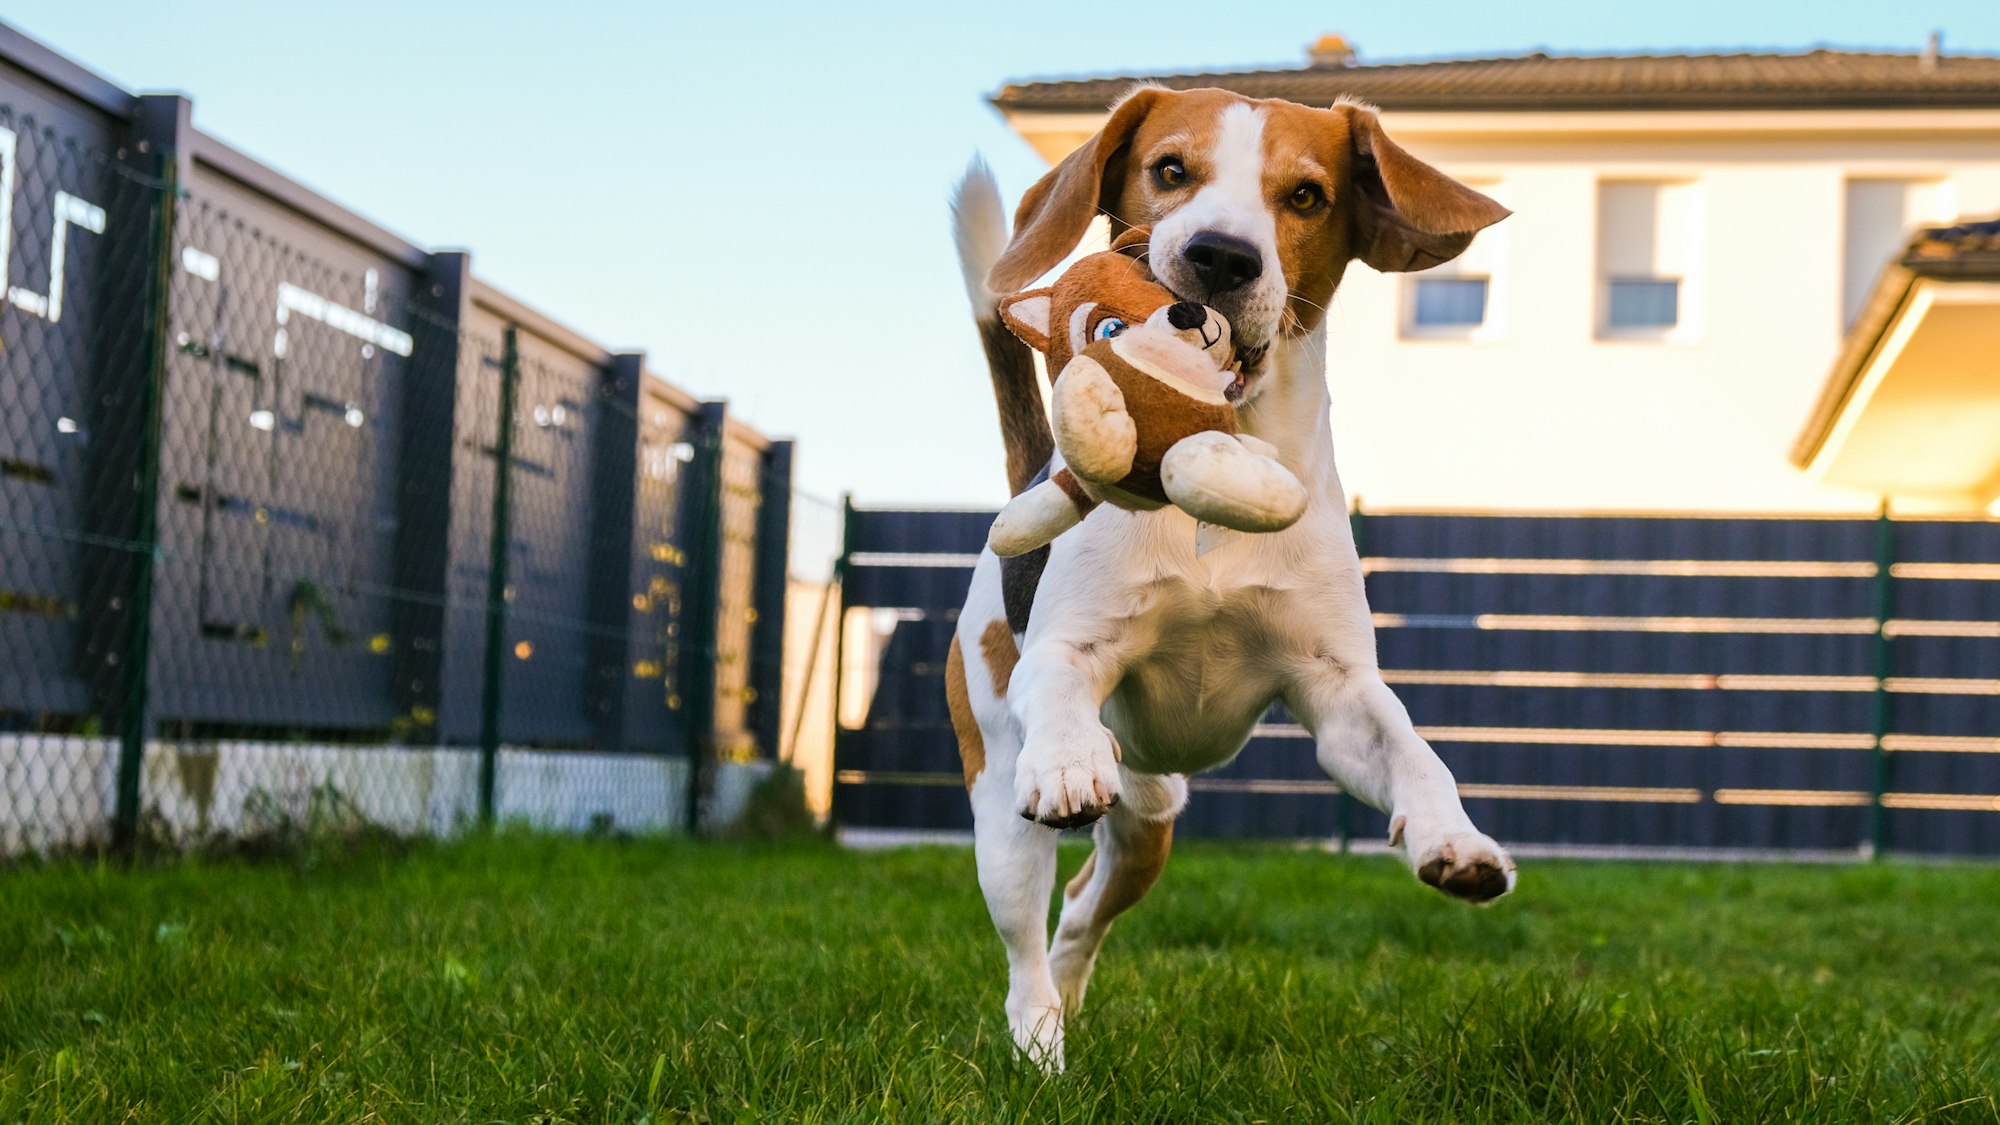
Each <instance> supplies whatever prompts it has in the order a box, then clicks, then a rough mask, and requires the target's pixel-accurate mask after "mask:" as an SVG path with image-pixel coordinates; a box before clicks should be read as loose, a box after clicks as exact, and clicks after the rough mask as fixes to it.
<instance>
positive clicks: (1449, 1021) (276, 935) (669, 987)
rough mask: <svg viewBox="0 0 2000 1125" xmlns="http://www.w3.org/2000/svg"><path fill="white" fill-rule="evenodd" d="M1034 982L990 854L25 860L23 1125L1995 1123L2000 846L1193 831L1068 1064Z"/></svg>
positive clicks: (672, 851)
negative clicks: (1829, 848) (1515, 879)
mask: <svg viewBox="0 0 2000 1125" xmlns="http://www.w3.org/2000/svg"><path fill="white" fill-rule="evenodd" d="M1081 859H1082V851H1081V850H1080V849H1079V850H1076V851H1071V852H1068V853H1066V855H1065V862H1064V867H1065V870H1068V869H1070V868H1073V867H1074V866H1075V865H1076V864H1077V863H1079V862H1080V861H1081ZM1002 988H1003V966H1002V961H1001V956H1000V950H999V943H998V941H997V939H996V938H995V937H994V936H993V933H992V930H991V928H990V927H989V926H988V924H987V921H986V918H985V913H984V908H983V907H982V905H981V903H980V900H979V896H978V891H977V888H976V886H975V884H974V879H973V869H972V856H971V854H970V852H969V851H965V850H952V849H924V850H910V851H898V852H887V853H868V854H852V853H842V852H838V851H834V850H831V849H826V848H771V849H737V848H731V847H725V846H719V845H718V846H692V845H687V844H679V843H674V842H658V841H647V842H628V843H619V842H605V841H580V840H560V839H549V838H543V837H534V836H502V837H501V838H499V839H495V840H483V841H473V842H467V843H461V844H457V845H453V846H449V847H440V848H430V849H420V850H418V851H416V852H415V853H413V854H411V855H407V856H403V857H399V858H382V859H348V860H342V861H338V862H333V863H323V864H320V865H317V866H316V867H314V868H313V869H310V870H307V869H301V868H299V867H297V866H279V865H265V866H237V865H220V866H213V865H211V866H201V865H188V866H181V867H175V868H168V869H164V870H142V871H129V870H117V869H97V868H91V867H86V866H58V867H53V868H47V869H41V870H25V871H13V872H4V873H0V1121H17V1120H24V1121H71V1120H76V1121H123V1120H144V1121H165V1122H181V1121H193V1120H221V1121H295V1120H303V1121H359V1120H383V1121H423V1122H430V1121H590V1122H598V1121H646V1120H650V1121H714V1122H721V1121H732V1122H733V1121H758V1122H761V1121H776V1120H804V1121H857V1120H858V1121H1003V1120H1004V1121H1028V1120H1034V1121H1087V1120H1088V1121H1172V1122H1181V1121H1373V1122H1398V1123H1401V1122H1421V1121H1437V1122H1478V1121H1523V1122H1526V1121H1537V1122H1539V1121H1577V1122H1610V1121H1663V1122H1767V1121H1802V1122H1827V1121H1850V1120H1851V1121H1872V1122H1915V1121H1927V1122H1947V1121H1980V1122H1995V1121H2000V1107H1996V1102H1995V1090H1996V1087H2000V870H1996V869H1994V868H1988V867H1905V866H1896V865H1883V866H1877V867H1866V868H1863V867H1851V868H1822V867H1775V866H1773V867H1734V866H1678V865H1646V864H1629V863H1588V864H1586V863H1556V862H1538V863H1528V864H1526V865H1524V866H1523V869H1522V872H1521V883H1520V890H1519V891H1518V892H1517V893H1516V895H1515V896H1514V897H1513V898H1511V899H1509V900H1507V901H1505V902H1503V903H1502V904H1500V905H1499V906H1498V907H1496V908H1494V909H1491V910H1473V909H1468V908H1466V907H1463V906H1459V905H1457V904H1455V903H1451V902H1447V901H1445V900H1444V899H1442V898H1440V897H1439V896H1438V895H1436V894H1435V893H1433V892H1431V891H1430V890H1428V889H1426V888H1424V887H1421V886H1419V885H1417V884H1416V883H1415V881H1414V880H1413V879H1411V877H1410V876H1409V875H1407V874H1405V873H1404V872H1403V871H1402V870H1401V869H1399V868H1398V867H1396V866H1395V865H1393V864H1392V863H1391V862H1389V861H1387V860H1382V859H1358V858H1354V859H1343V858H1339V857H1334V856H1327V855H1320V854H1310V853H1301V852H1292V851H1286V850H1281V849H1272V848H1238V847H1225V846H1220V845H1209V846H1200V845H1184V846H1183V847H1182V848H1181V850H1180V851H1179V852H1178V853H1177V854H1176V855H1175V856H1174V858H1173V862H1172V863H1171V865H1170V866H1169V867H1168V870H1167V875H1166V878H1165V879H1164V881H1163V882H1162V884H1161V886H1160V888H1159V889H1158V890H1157V891H1155V893H1154V895H1153V897H1152V898H1151V899H1149V900H1148V901H1147V902H1146V903H1145V904H1144V905H1143V906H1141V907H1140V908H1139V909H1138V910H1137V911H1136V912H1135V913H1134V914H1132V915H1130V916H1128V917H1127V918H1126V920H1125V921H1123V922H1121V923H1120V925H1119V928H1118V930H1117V931H1116V932H1114V933H1113V934H1112V937H1111V940H1110V943H1109V944H1108V946H1107V947H1106V950H1105V954H1104V957H1103V959H1102V961H1101V962H1100V964H1099V970H1098V975H1097V977H1096V980H1095V982H1094V983H1093V985H1092V988H1091V992H1090V1001H1091V1006H1090V1008H1089V1010H1087V1011H1085V1012H1084V1013H1083V1014H1082V1015H1081V1016H1080V1017H1078V1018H1076V1019H1075V1020H1073V1021H1072V1023H1071V1026H1070V1033H1069V1062H1070V1072H1069V1073H1068V1074H1066V1075H1063V1076H1060V1077H1056V1078H1044V1077H1043V1076H1041V1075H1040V1074H1038V1073H1035V1072H1034V1071H1033V1070H1031V1069H1030V1068H1028V1067H1027V1066H1025V1065H1023V1064H1021V1063H1018V1062H1016V1061H1014V1059H1013V1058H1012V1057H1011V1053H1010V1049H1009V1047H1008V1044H1007V1039H1006V1031H1005V1027H1004V1024H1003V1020H1002V1017H1001V1014H1000V1000H1001V993H1002Z"/></svg>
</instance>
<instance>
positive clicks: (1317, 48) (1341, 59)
mask: <svg viewBox="0 0 2000 1125" xmlns="http://www.w3.org/2000/svg"><path fill="white" fill-rule="evenodd" d="M1306 58H1307V59H1309V60H1311V62H1312V66H1313V69H1315V70H1338V69H1340V68H1341V67H1344V66H1353V65H1354V62H1355V50H1354V44H1352V43H1349V42H1348V41H1347V39H1346V37H1344V36H1340V35H1322V36H1320V37H1319V42H1317V43H1314V44H1313V45H1312V46H1310V47H1307V48H1306Z"/></svg>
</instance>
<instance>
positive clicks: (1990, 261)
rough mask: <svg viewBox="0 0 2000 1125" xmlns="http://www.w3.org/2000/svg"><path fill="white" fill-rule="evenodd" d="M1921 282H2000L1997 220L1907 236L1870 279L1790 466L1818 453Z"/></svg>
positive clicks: (1999, 225) (1804, 462)
mask: <svg viewBox="0 0 2000 1125" xmlns="http://www.w3.org/2000/svg"><path fill="white" fill-rule="evenodd" d="M1925 278H1930V279H1935V280H1938V281H1987V282H2000V218H1994V219H1988V220H1986V221H1984V222H1978V223H1959V224H1958V225H1956V226H1949V227H1923V228H1919V229H1917V230H1916V231H1914V232H1912V234H1911V235H1910V237H1909V239H1908V240H1907V241H1906V242H1904V244H1903V252H1902V253H1901V254H1900V255H1898V256H1897V257H1896V259H1895V260H1894V261H1891V262H1890V263H1889V264H1888V265H1887V266H1885V267H1883V269H1882V273H1881V276H1879V277H1877V278H1876V279H1875V287H1874V289H1872V290H1870V291H1869V294H1868V299H1867V301H1865V302H1864V303H1863V304H1862V306H1861V311H1860V313H1859V314H1858V315H1857V316H1856V317H1855V319H1854V325H1853V327H1851V328H1849V329H1848V330H1847V337H1846V339H1844V340H1843V341H1842V342H1841V347H1840V354H1839V356H1837V357H1836V358H1835V359H1834V362H1833V371H1832V374H1831V375H1830V376H1829V377H1828V378H1827V381H1826V385H1825V386H1824V387H1823V388H1822V389H1821V390H1820V397H1819V401H1818V402H1817V403H1815V404H1814V405H1813V410H1812V414H1811V415H1810V416H1809V417H1808V419H1807V421H1806V426H1805V429H1804V430H1803V431H1802V432H1801V433H1800V434H1799V438H1798V441H1797V442H1795V443H1794V444H1793V446H1792V461H1793V463H1794V464H1797V465H1800V466H1804V465H1808V464H1810V463H1811V462H1812V460H1813V458H1814V457H1815V456H1817V455H1818V453H1819V450H1820V446H1821V445H1823V444H1824V443H1825V442H1826V440H1827V437H1828V435H1829V434H1831V433H1832V432H1833V426H1834V423H1835V421H1836V420H1837V419H1838V418H1839V417H1840V414H1841V411H1842V410H1844V409H1846V407H1847V403H1848V400H1849V399H1850V398H1851V397H1852V395H1853V394H1854V389H1855V387H1856V385H1857V384H1858V383H1859V382H1860V380H1861V376H1862V373H1863V372H1864V371H1866V370H1867V367H1868V364H1869V361H1870V360H1871V359H1872V358H1873V357H1874V356H1875V353H1876V350H1877V348H1879V347H1880V346H1881V344H1882V341H1883V339H1884V337H1886V336H1887V335H1888V333H1889V330H1890V327H1891V326H1892V325H1893V324H1894V323H1895V320H1896V317H1897V315H1898V314H1899V313H1901V312H1902V310H1903V308H1904V306H1905V305H1906V304H1907V303H1908V301H1909V297H1910V291H1911V290H1912V289H1913V288H1914V287H1915V286H1916V284H1917V282H1918V281H1920V280H1922V279H1925Z"/></svg>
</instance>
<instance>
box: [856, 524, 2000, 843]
mask: <svg viewBox="0 0 2000 1125" xmlns="http://www.w3.org/2000/svg"><path fill="white" fill-rule="evenodd" d="M991 515H992V514H991V513H990V512H921V511H909V510H871V509H861V510H857V511H856V512H854V513H853V515H852V517H851V521H850V532H849V552H850V553H849V555H848V558H847V560H846V563H845V567H844V573H845V576H846V583H847V585H846V602H847V605H848V606H849V607H850V608H868V609H872V610H875V611H877V614H878V616H879V615H881V613H882V611H885V610H892V611H894V612H893V614H892V615H890V616H893V619H894V625H893V629H892V631H891V632H890V633H889V636H888V637H887V640H886V642H885V643H883V644H882V645H881V646H880V666H879V668H875V669H863V670H858V671H851V672H850V673H849V674H850V675H856V674H859V675H864V676H870V677H872V680H873V683H874V691H873V695H872V697H871V699H870V701H869V705H868V707H867V709H866V717H865V720H864V721H863V722H861V723H860V725H859V726H858V727H856V728H854V729H843V730H842V731H841V732H840V734H839V740H838V751H837V761H836V778H837V782H838V789H837V793H836V809H837V812H838V814H839V816H840V818H841V820H842V822H843V823H845V824H848V825H853V826H869V827H889V828H923V829H960V828H965V827H968V826H969V825H970V814H969V811H968V809H967V808H966V802H965V795H964V792H963V788H962V777H961V775H960V772H959V765H958V761H957V755H956V750H955V745H954V742H953V737H952V734H951V729H950V723H949V720H948V717H947V715H946V714H945V710H944V704H943V695H944V691H943V680H942V675H943V654H944V652H945V649H946V646H947V645H948V644H949V641H950V632H951V629H952V625H953V621H954V618H955V615H956V613H957V608H958V604H959V602H960V601H961V600H962V598H963V596H964V591H965V587H966V583H967V582H968V580H969V578H970V575H971V567H972V563H973V561H974V559H975V558H976V552H977V551H978V549H979V546H980V544H981V542H982V541H983V539H984V536H985V531H986V527H987V525H988V523H989V522H990V519H991ZM1355 529H1356V534H1357V539H1358V541H1359V542H1360V544H1361V548H1362V555H1363V570H1364V573H1365V574H1366V576H1367V578H1366V581H1367V587H1368V596H1369V603H1370V606H1371V607H1372V609H1373V611H1374V614H1375V624H1376V631H1377V638H1378V644H1379V657H1380V662H1381V666H1382V668H1383V675H1384V677H1385V679H1387V680H1388V682H1389V683H1390V684H1391V685H1392V686H1393V687H1394V688H1395V690H1396V692H1397V694H1398V695H1399V696H1400V697H1401V698H1402V699H1403V701H1404V702H1405V704H1406V705H1407V706H1408V708H1409V710H1410V713H1411V715H1412V717H1413V718H1414V719H1415V720H1416V722H1417V724H1418V727H1419V728H1420V730H1421V731H1422V732H1423V733H1424V735H1425V737H1426V738H1428V739H1429V740H1430V741H1431V743H1432V744H1433V745H1434V746H1435V747H1436V748H1437V750H1438V752H1439V754H1440V755H1441V756H1442V757H1443V758H1444V759H1445V761H1446V762H1447V763H1448V764H1449V765H1450V767H1451V769H1452V771H1453V773H1454V775H1455V776H1456V777H1457V779H1458V782H1459V787H1460V791H1461V793H1462V795H1463V796H1464V798H1465V801H1466V804H1467V807H1468V809H1469V810H1470V811H1471V813H1472V815H1473V817H1474V819H1475V820H1476V821H1478V822H1479V824H1480V825H1481V826H1482V827H1483V828H1485V829H1486V830H1487V831H1489V832H1491V833H1493V834H1494V835H1496V836H1498V837H1499V838H1501V839H1502V840H1505V841H1509V842H1513V843H1520V844H1545V845H1576V846H1581V847H1605V848H1699V849H1724V850H1786V851H1802V852H1803V851H1828V850H1836V851H1837V850H1849V849H1852V850H1856V851H1860V852H1868V851H1870V850H1873V849H1876V848H1881V849H1887V850H1891V851H1898V852H1920V853H1926V854H1940V855H1945V854H1956V855H1995V854H2000V523H1996V522H1995V521H1990V520H1989V521H1980V520H1921V519H1909V520H1905V519H1896V520H1893V521H1892V520H1886V519H1884V520H1877V519H1865V518H1863V519H1854V518H1734V517H1716V518H1707V517H1684V516H1658V517H1653V516H1618V517H1610V516H1524V515H1506V516H1485V515H1448V514H1439V515H1433V514H1424V515H1414V514H1405V515H1388V514H1385V515H1372V514H1371V515H1366V516H1361V515H1357V516H1356V518H1355ZM1192 789H1193V793H1194V796H1193V799H1192V801H1191V803H1190V806H1189V809H1188V811H1187V813H1186V814H1185V815H1184V817H1183V819H1182V822H1181V827H1182V830H1183V831H1184V832H1186V833H1189V834H1194V835H1210V836H1236V837H1245V836H1258V837H1283V838H1298V837H1324V836H1333V835H1340V834H1343V833H1351V834H1353V835H1356V836H1368V835H1379V834H1380V833H1382V832H1383V831H1384V828H1385V826H1384V823H1383V818H1382V816H1381V815H1380V814H1379V813H1376V812H1375V811H1374V810H1371V809H1366V808H1362V807H1360V806H1358V805H1357V804H1355V803H1353V802H1351V801H1350V800H1349V799H1347V798H1346V797H1344V796H1342V795H1341V794H1340V793H1339V790H1338V787H1337V786H1336V785H1335V784H1334V783H1333V782H1332V781H1330V780H1329V779H1328V778H1327V777H1326V776H1325V775H1324V774H1323V773H1321V772H1320V770H1319V768H1318V765H1317V763H1316V762H1315V760H1314V754H1313V750H1312V742H1311V739H1310V738H1309V737H1308V736H1307V735H1306V733H1305V732H1304V731H1303V730H1301V729H1300V728H1299V727H1298V726H1297V725H1295V724H1293V723H1292V722H1291V721H1290V720H1289V718H1288V717H1287V716H1285V715H1284V714H1283V713H1282V711H1281V710H1279V709H1274V710H1273V713H1272V714H1271V715H1269V716H1268V717H1267V721H1266V722H1265V723H1264V724H1262V725H1260V726H1259V727H1258V729H1257V731H1256V734H1255V735H1254V736H1253V737H1252V739H1251V741H1250V744H1249V746H1248V747H1246V749H1245V751H1244V752H1243V754H1242V755H1240V756H1239V757H1238V758H1236V759H1235V760H1234V761H1232V762H1231V763H1230V764H1229V765H1227V766H1225V767H1223V768H1221V769H1219V770H1217V771H1215V772H1213V773H1209V774H1205V775H1202V776H1201V777H1198V778H1195V779H1193V780H1192Z"/></svg>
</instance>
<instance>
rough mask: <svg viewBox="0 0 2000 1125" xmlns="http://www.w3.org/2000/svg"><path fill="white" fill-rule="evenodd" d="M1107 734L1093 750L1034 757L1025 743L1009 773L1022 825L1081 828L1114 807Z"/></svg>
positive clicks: (1114, 763) (1115, 784) (1113, 764)
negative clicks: (1012, 779)
mask: <svg viewBox="0 0 2000 1125" xmlns="http://www.w3.org/2000/svg"><path fill="white" fill-rule="evenodd" d="M1116 745H1117V744H1116V743H1115V742H1114V741H1113V740H1112V738H1111V732H1110V731H1103V732H1102V738H1101V739H1099V740H1096V745H1084V746H1065V747H1062V748H1061V749H1056V750H1051V751H1048V752H1046V753H1038V752H1037V751H1038V750H1040V747H1037V746H1036V745H1034V744H1032V743H1030V744H1029V745H1028V746H1026V747H1023V748H1022V750H1021V757H1020V763H1019V764H1018V765H1017V766H1015V768H1014V794H1015V797H1016V806H1015V807H1016V808H1018V809H1019V810H1020V813H1021V818H1022V819H1023V820H1032V821H1035V822H1036V823H1038V824H1046V825H1048V826H1049V827H1050V828H1081V827H1082V826H1084V825H1086V824H1089V823H1091V822H1092V821H1094V820H1096V819H1097V818H1098V817H1101V816H1103V815H1104V814H1105V813H1107V812H1110V811H1111V806H1113V805H1115V804H1117V803H1118V790H1119V781H1118V754H1117V750H1116Z"/></svg>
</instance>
